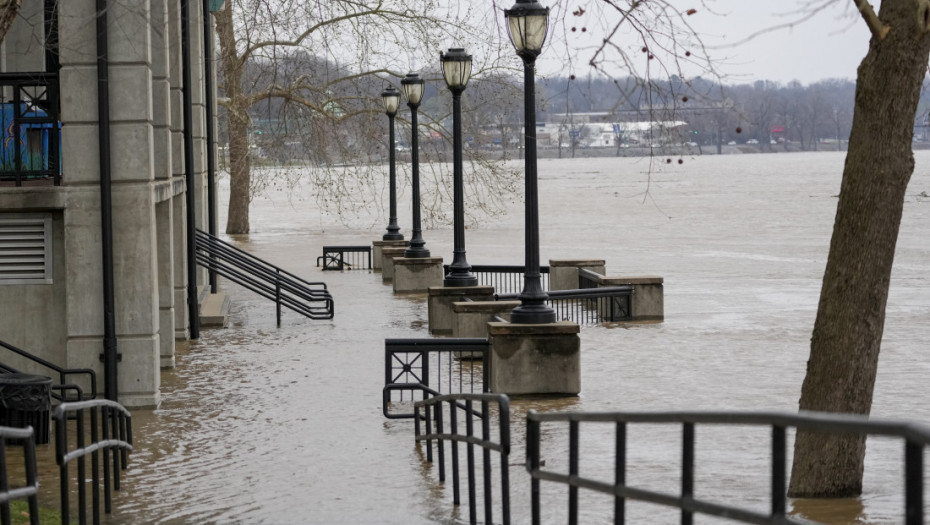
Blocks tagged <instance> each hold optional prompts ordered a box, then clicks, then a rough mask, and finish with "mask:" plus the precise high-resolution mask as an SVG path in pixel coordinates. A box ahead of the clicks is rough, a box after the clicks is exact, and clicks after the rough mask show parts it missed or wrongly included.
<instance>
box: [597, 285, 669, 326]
mask: <svg viewBox="0 0 930 525" xmlns="http://www.w3.org/2000/svg"><path fill="white" fill-rule="evenodd" d="M664 281H665V280H664V279H663V278H662V277H659V276H656V275H629V276H626V275H618V276H605V277H603V278H602V279H601V280H600V285H601V286H619V285H627V284H628V285H632V286H633V297H631V298H630V310H632V311H631V312H630V314H631V315H632V318H633V321H664V320H665V287H664Z"/></svg>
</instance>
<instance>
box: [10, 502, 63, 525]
mask: <svg viewBox="0 0 930 525" xmlns="http://www.w3.org/2000/svg"><path fill="white" fill-rule="evenodd" d="M10 518H12V521H11V522H10V523H11V524H12V525H28V523H29V504H28V503H27V502H26V501H25V500H13V501H11V502H10ZM39 523H61V513H60V512H58V511H57V510H55V509H50V508H48V507H43V506H41V505H39Z"/></svg>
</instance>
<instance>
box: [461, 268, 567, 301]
mask: <svg viewBox="0 0 930 525" xmlns="http://www.w3.org/2000/svg"><path fill="white" fill-rule="evenodd" d="M471 272H472V273H473V274H475V276H476V277H477V278H478V284H479V285H481V286H493V287H494V291H495V292H496V293H501V294H510V293H513V294H516V293H520V292H521V291H523V275H524V274H525V273H526V267H525V266H509V265H503V264H477V265H473V266H472V267H471ZM448 273H449V265H448V264H447V265H444V266H443V274H448ZM539 274H540V285H541V286H542V289H543V290H548V289H549V267H548V266H540V267H539Z"/></svg>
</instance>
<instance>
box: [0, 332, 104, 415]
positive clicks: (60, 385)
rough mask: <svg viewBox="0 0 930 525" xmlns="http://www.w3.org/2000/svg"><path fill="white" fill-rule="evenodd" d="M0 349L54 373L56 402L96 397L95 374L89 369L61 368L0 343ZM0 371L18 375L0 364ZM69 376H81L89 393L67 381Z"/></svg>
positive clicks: (53, 390)
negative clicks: (4, 349)
mask: <svg viewBox="0 0 930 525" xmlns="http://www.w3.org/2000/svg"><path fill="white" fill-rule="evenodd" d="M0 347H3V348H6V349H7V350H9V351H10V352H13V353H14V354H16V355H19V356H22V357H24V358H26V359H27V360H29V361H32V362H33V363H37V364H39V365H42V366H44V367H45V368H48V369H49V370H51V371H53V372H55V375H57V379H58V382H57V383H53V384H52V398H54V399H56V400H58V401H81V400H85V399H94V398H96V397H97V374H96V372H94V371H93V370H92V369H90V368H62V367H60V366H58V365H56V364H54V363H52V362H49V361H46V360H45V359H42V358H41V357H38V356H34V355H32V354H30V353H29V352H27V351H25V350H22V349H20V348H17V347H15V346H13V345H11V344H9V343H5V342H3V341H0ZM0 370H2V371H5V372H10V373H19V372H20V371H19V370H16V369H15V368H13V367H11V366H8V365H6V364H4V363H0ZM71 376H83V377H84V378H85V384H86V385H88V386H89V387H90V392H86V393H85V392H84V390H83V389H82V388H81V387H80V386H79V385H77V384H74V383H73V382H71V380H70V379H69V378H70V377H71ZM69 391H70V392H73V393H72V394H71V395H68V394H67V392H69Z"/></svg>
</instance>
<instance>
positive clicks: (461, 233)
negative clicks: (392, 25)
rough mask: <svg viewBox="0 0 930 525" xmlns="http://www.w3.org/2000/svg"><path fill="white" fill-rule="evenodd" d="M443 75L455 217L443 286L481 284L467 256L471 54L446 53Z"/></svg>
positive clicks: (455, 50)
mask: <svg viewBox="0 0 930 525" xmlns="http://www.w3.org/2000/svg"><path fill="white" fill-rule="evenodd" d="M440 60H441V62H442V76H443V78H445V80H446V86H448V88H449V91H450V92H452V219H453V231H454V243H453V250H452V264H450V265H449V273H448V274H446V277H445V279H443V282H442V284H443V286H447V287H460V286H477V285H478V277H477V276H476V275H475V274H473V273H472V272H471V265H470V264H468V261H467V260H466V259H465V196H464V195H465V190H464V183H463V182H462V100H461V99H462V92H463V91H465V86H467V85H468V79H469V77H470V76H471V55H469V54H467V53H465V50H464V49H462V48H452V49H449V51H448V52H446V53H443V54H442V55H441V58H440Z"/></svg>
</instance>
